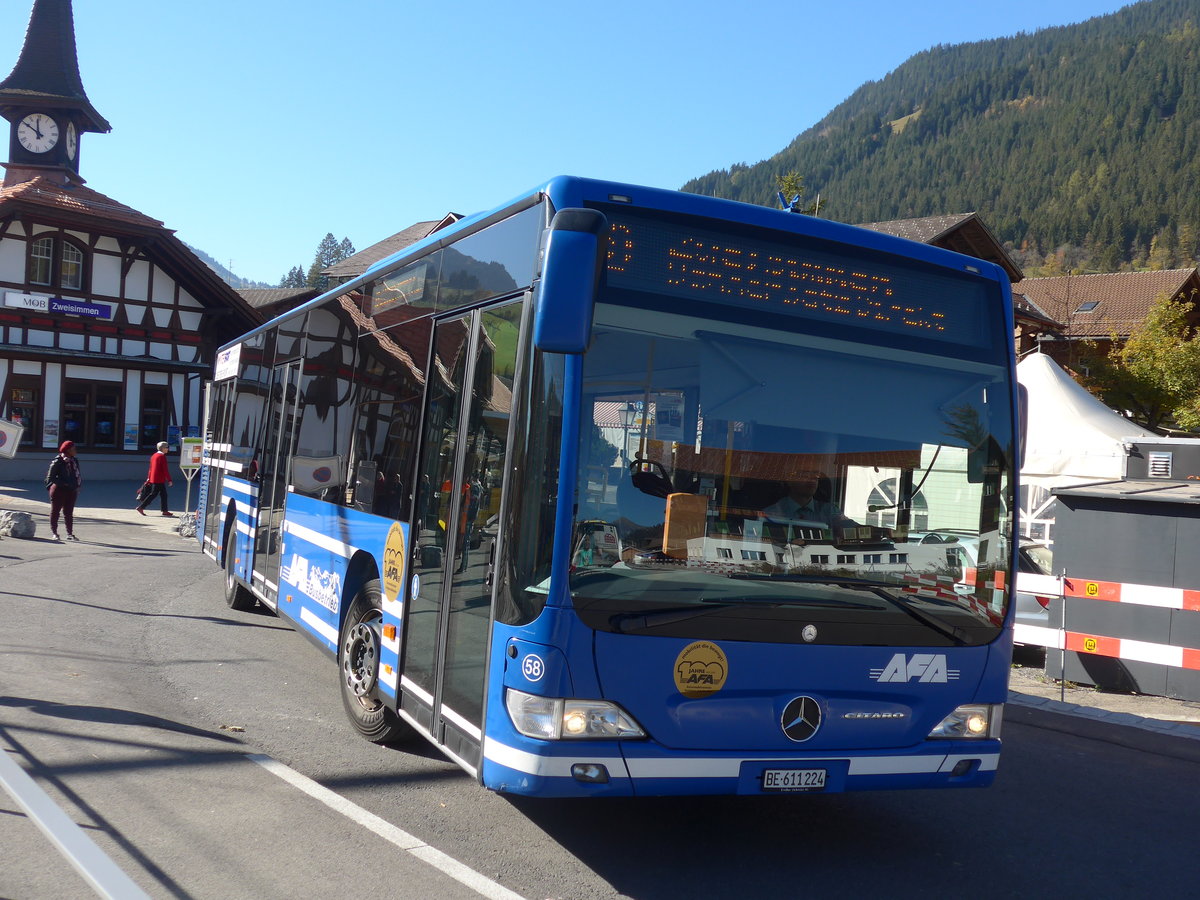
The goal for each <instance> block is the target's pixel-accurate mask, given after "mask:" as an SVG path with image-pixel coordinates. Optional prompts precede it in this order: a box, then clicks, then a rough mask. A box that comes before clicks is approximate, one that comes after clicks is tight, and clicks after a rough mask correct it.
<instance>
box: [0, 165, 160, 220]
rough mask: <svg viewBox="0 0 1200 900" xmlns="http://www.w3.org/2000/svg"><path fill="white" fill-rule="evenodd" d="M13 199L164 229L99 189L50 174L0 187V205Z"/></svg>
mask: <svg viewBox="0 0 1200 900" xmlns="http://www.w3.org/2000/svg"><path fill="white" fill-rule="evenodd" d="M12 203H21V204H29V205H32V206H40V207H44V208H46V209H51V210H59V211H61V212H64V213H69V214H72V215H91V216H95V217H96V218H97V219H102V220H104V221H105V222H117V223H123V224H126V225H136V226H139V227H141V228H154V229H163V228H164V226H163V223H162V222H160V221H159V220H158V219H152V218H150V216H147V215H145V214H144V213H140V212H138V211H137V210H136V209H134V208H133V207H130V206H126V205H125V204H124V203H118V202H117V201H116V200H114V199H112V198H111V197H106V196H104V194H101V193H100V192H99V191H93V190H92V189H91V188H89V187H85V186H84V185H82V184H78V183H67V184H63V183H61V182H59V181H56V180H54V179H52V178H47V177H38V178H33V179H31V180H29V181H22V182H20V183H18V184H6V185H4V186H3V187H0V209H2V208H3V207H4V206H6V205H8V204H12Z"/></svg>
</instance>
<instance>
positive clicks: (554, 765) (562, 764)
mask: <svg viewBox="0 0 1200 900" xmlns="http://www.w3.org/2000/svg"><path fill="white" fill-rule="evenodd" d="M583 749H584V748H583V747H581V748H580V750H583ZM483 755H484V757H486V758H487V759H490V760H491V761H492V762H494V763H497V764H499V765H502V766H504V767H506V768H509V769H512V770H513V771H515V772H525V773H527V774H529V775H538V776H542V777H546V778H570V777H571V766H573V765H575V764H576V763H577V762H580V761H585V762H588V763H597V764H599V765H602V766H607V767H608V768H609V769H610V770H611V771H614V772H615V773H616V774H617V776H618V777H624V773H625V761H624V760H623V759H621V757H619V756H612V757H609V756H599V755H594V756H588V755H586V754H584V753H581V754H580V755H579V756H574V757H559V756H539V755H537V754H536V753H527V752H526V751H524V750H518V749H517V748H516V747H510V746H508V745H507V744H502V743H500V742H499V741H498V740H496V739H495V738H487V739H485V740H484V743H483Z"/></svg>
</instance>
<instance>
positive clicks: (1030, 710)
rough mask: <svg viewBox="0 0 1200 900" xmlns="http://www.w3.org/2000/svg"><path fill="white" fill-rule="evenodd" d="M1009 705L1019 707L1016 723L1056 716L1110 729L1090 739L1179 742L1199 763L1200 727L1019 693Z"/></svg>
mask: <svg viewBox="0 0 1200 900" xmlns="http://www.w3.org/2000/svg"><path fill="white" fill-rule="evenodd" d="M1008 703H1009V705H1010V706H1013V707H1016V711H1017V712H1018V715H1017V716H1016V718H1017V720H1018V721H1021V720H1024V721H1026V722H1027V723H1028V724H1042V723H1041V722H1038V721H1037V720H1038V718H1039V714H1042V713H1045V714H1048V715H1053V716H1065V717H1068V718H1071V719H1075V720H1077V721H1078V722H1080V723H1089V724H1095V725H1100V726H1104V727H1109V726H1111V729H1110V731H1109V733H1107V734H1099V733H1097V734H1092V735H1090V736H1093V737H1099V738H1101V739H1106V738H1111V737H1112V735H1113V734H1120V733H1121V732H1124V731H1126V730H1127V729H1133V730H1137V731H1141V732H1148V733H1150V734H1154V735H1158V736H1161V737H1164V738H1168V739H1171V740H1172V741H1174V740H1179V741H1181V742H1185V743H1184V744H1181V746H1187V747H1189V749H1188V750H1187V755H1188V756H1192V754H1193V753H1195V758H1196V759H1197V760H1200V723H1195V722H1192V723H1188V722H1169V721H1163V720H1162V719H1150V718H1146V717H1145V716H1135V715H1134V714H1133V713H1127V712H1113V711H1111V710H1106V709H1098V708H1095V707H1091V706H1079V705H1078V704H1075V703H1067V702H1065V701H1062V700H1053V699H1051V698H1049V697H1036V696H1033V695H1031V694H1022V693H1020V692H1018V691H1009V693H1008ZM1020 713H1025V714H1026V715H1020ZM1029 714H1032V715H1029ZM1055 730H1059V731H1065V730H1067V729H1065V728H1062V727H1059V728H1056V729H1055ZM1116 742H1117V743H1125V741H1122V740H1117V741H1116Z"/></svg>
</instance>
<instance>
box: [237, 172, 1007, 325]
mask: <svg viewBox="0 0 1200 900" xmlns="http://www.w3.org/2000/svg"><path fill="white" fill-rule="evenodd" d="M543 198H548V199H549V200H550V203H551V205H552V206H553V208H554V209H565V208H570V207H577V206H586V205H589V204H592V203H609V204H628V206H629V207H630V209H637V208H639V207H642V208H648V209H654V210H661V211H663V212H673V213H679V214H680V215H690V216H700V217H704V218H709V219H713V220H714V221H718V222H735V223H738V224H742V225H748V226H751V227H759V228H766V229H770V230H773V231H787V232H792V233H794V234H799V235H804V236H807V237H814V238H820V239H822V240H827V241H833V242H836V243H841V244H848V245H850V246H854V247H859V248H862V249H866V250H876V251H880V252H883V253H892V254H899V255H902V256H905V257H907V258H909V259H916V260H920V261H922V262H926V263H929V264H931V265H935V266H939V267H942V268H948V269H952V270H954V271H956V272H962V271H966V272H970V273H972V274H975V275H978V276H981V277H983V278H986V279H989V280H993V281H997V282H999V283H1001V284H1003V285H1007V284H1008V276H1007V274H1005V272H1004V270H1003V269H1002V268H1001V267H1000V266H998V265H996V264H995V263H991V262H988V261H986V260H982V259H978V258H977V257H973V256H966V255H964V254H961V253H956V252H954V251H952V250H945V249H943V248H941V247H934V246H932V245H930V244H924V243H921V242H919V241H912V240H908V239H907V238H901V237H896V236H894V235H889V234H885V233H883V232H879V231H872V230H870V229H867V228H859V227H857V226H855V225H847V224H845V223H842V222H834V221H832V220H830V219H821V218H816V217H813V216H807V215H804V214H803V213H794V212H791V211H789V210H781V209H773V208H771V207H767V206H759V205H757V204H754V203H745V202H743V201H740V200H726V199H724V198H721V197H709V196H705V195H703V194H691V193H685V192H683V191H674V190H669V189H666V188H654V187H645V186H641V185H633V184H624V183H621V182H615V181H602V180H599V179H594V178H582V177H579V176H574V175H559V176H556V177H554V178H551V179H550V180H548V181H545V182H543V183H542V184H540V185H538V186H537V187H535V188H533V189H532V190H530V191H526V192H525V193H522V194H518V195H517V196H516V197H514V198H512V199H511V200H509V201H508V202H506V203H502V204H500V205H498V206H495V207H493V208H491V209H488V210H484V211H482V212H476V213H473V214H471V215H468V216H465V217H463V218H462V219H460V220H459V221H457V222H455V223H453V224H452V225H449V226H447V227H446V228H442V229H439V230H438V231H435V232H433V233H432V234H430V235H428V236H427V237H424V238H422V239H421V240H418V241H415V242H414V243H412V244H410V245H408V246H407V247H405V248H403V249H402V250H398V251H397V252H395V253H393V254H391V255H390V256H386V257H384V258H383V259H381V260H379V261H378V262H376V263H374V264H372V265H371V266H370V267H369V268H368V269H367V270H366V271H365V272H364V273H363V274H361V275H359V276H358V277H357V278H354V279H352V280H350V281H346V282H343V283H341V284H337V285H334V286H333V287H332V288H330V289H329V290H327V291H325V292H324V293H322V294H320V295H319V296H317V297H314V298H312V299H311V300H308V301H306V302H305V303H303V304H301V305H300V306H298V307H296V308H295V309H291V310H288V311H286V312H283V313H280V314H279V315H278V316H276V317H275V318H273V319H271V320H270V321H268V322H265V323H263V324H262V325H260V326H258V327H257V328H255V329H253V330H252V331H249V332H247V333H246V334H244V335H242V336H241V337H239V338H237V339H236V340H233V341H229V342H228V343H226V344H224V345H223V346H222V348H221V349H224V348H225V347H231V346H234V345H236V344H239V343H241V342H242V341H244V340H246V339H247V338H249V337H252V336H254V335H256V334H258V333H259V332H261V331H264V330H266V329H267V328H268V327H273V326H274V324H275V323H277V322H280V321H284V320H286V319H289V318H291V317H293V316H298V315H301V314H303V313H305V312H307V311H308V310H309V309H311V308H314V307H317V306H320V305H321V304H323V303H324V302H326V301H327V300H328V299H329V298H330V297H335V296H338V295H340V294H343V293H345V292H346V291H347V290H353V289H354V288H356V287H358V286H359V285H361V284H365V283H367V282H369V281H373V280H375V279H376V278H378V277H379V276H380V275H381V274H383V273H385V272H389V271H391V270H393V269H396V268H398V267H400V266H401V265H403V264H404V263H405V262H406V261H408V260H411V259H415V258H417V257H420V256H424V255H425V254H427V253H429V252H431V251H433V250H436V249H439V248H441V247H444V246H447V245H449V244H452V243H454V242H455V241H456V240H458V239H459V238H462V237H465V236H466V235H468V234H470V233H472V232H475V231H481V230H482V229H484V228H486V227H488V226H489V225H492V224H494V223H496V222H498V221H500V220H502V219H504V218H507V217H508V216H510V215H512V214H513V213H515V212H519V211H521V210H522V209H528V208H529V207H531V206H534V205H536V204H537V203H539V202H541V200H542V199H543Z"/></svg>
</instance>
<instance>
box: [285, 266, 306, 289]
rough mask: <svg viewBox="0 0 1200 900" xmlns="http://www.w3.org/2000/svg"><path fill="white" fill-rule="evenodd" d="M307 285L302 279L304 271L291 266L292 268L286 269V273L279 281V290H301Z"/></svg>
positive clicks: (303, 278) (298, 267)
mask: <svg viewBox="0 0 1200 900" xmlns="http://www.w3.org/2000/svg"><path fill="white" fill-rule="evenodd" d="M307 283H308V282H307V280H306V279H305V277H304V269H303V268H301V267H300V266H292V268H290V269H288V273H287V274H286V275H284V276H283V277H282V278H281V279H279V286H280V287H281V288H302V287H305V286H306V285H307Z"/></svg>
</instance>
